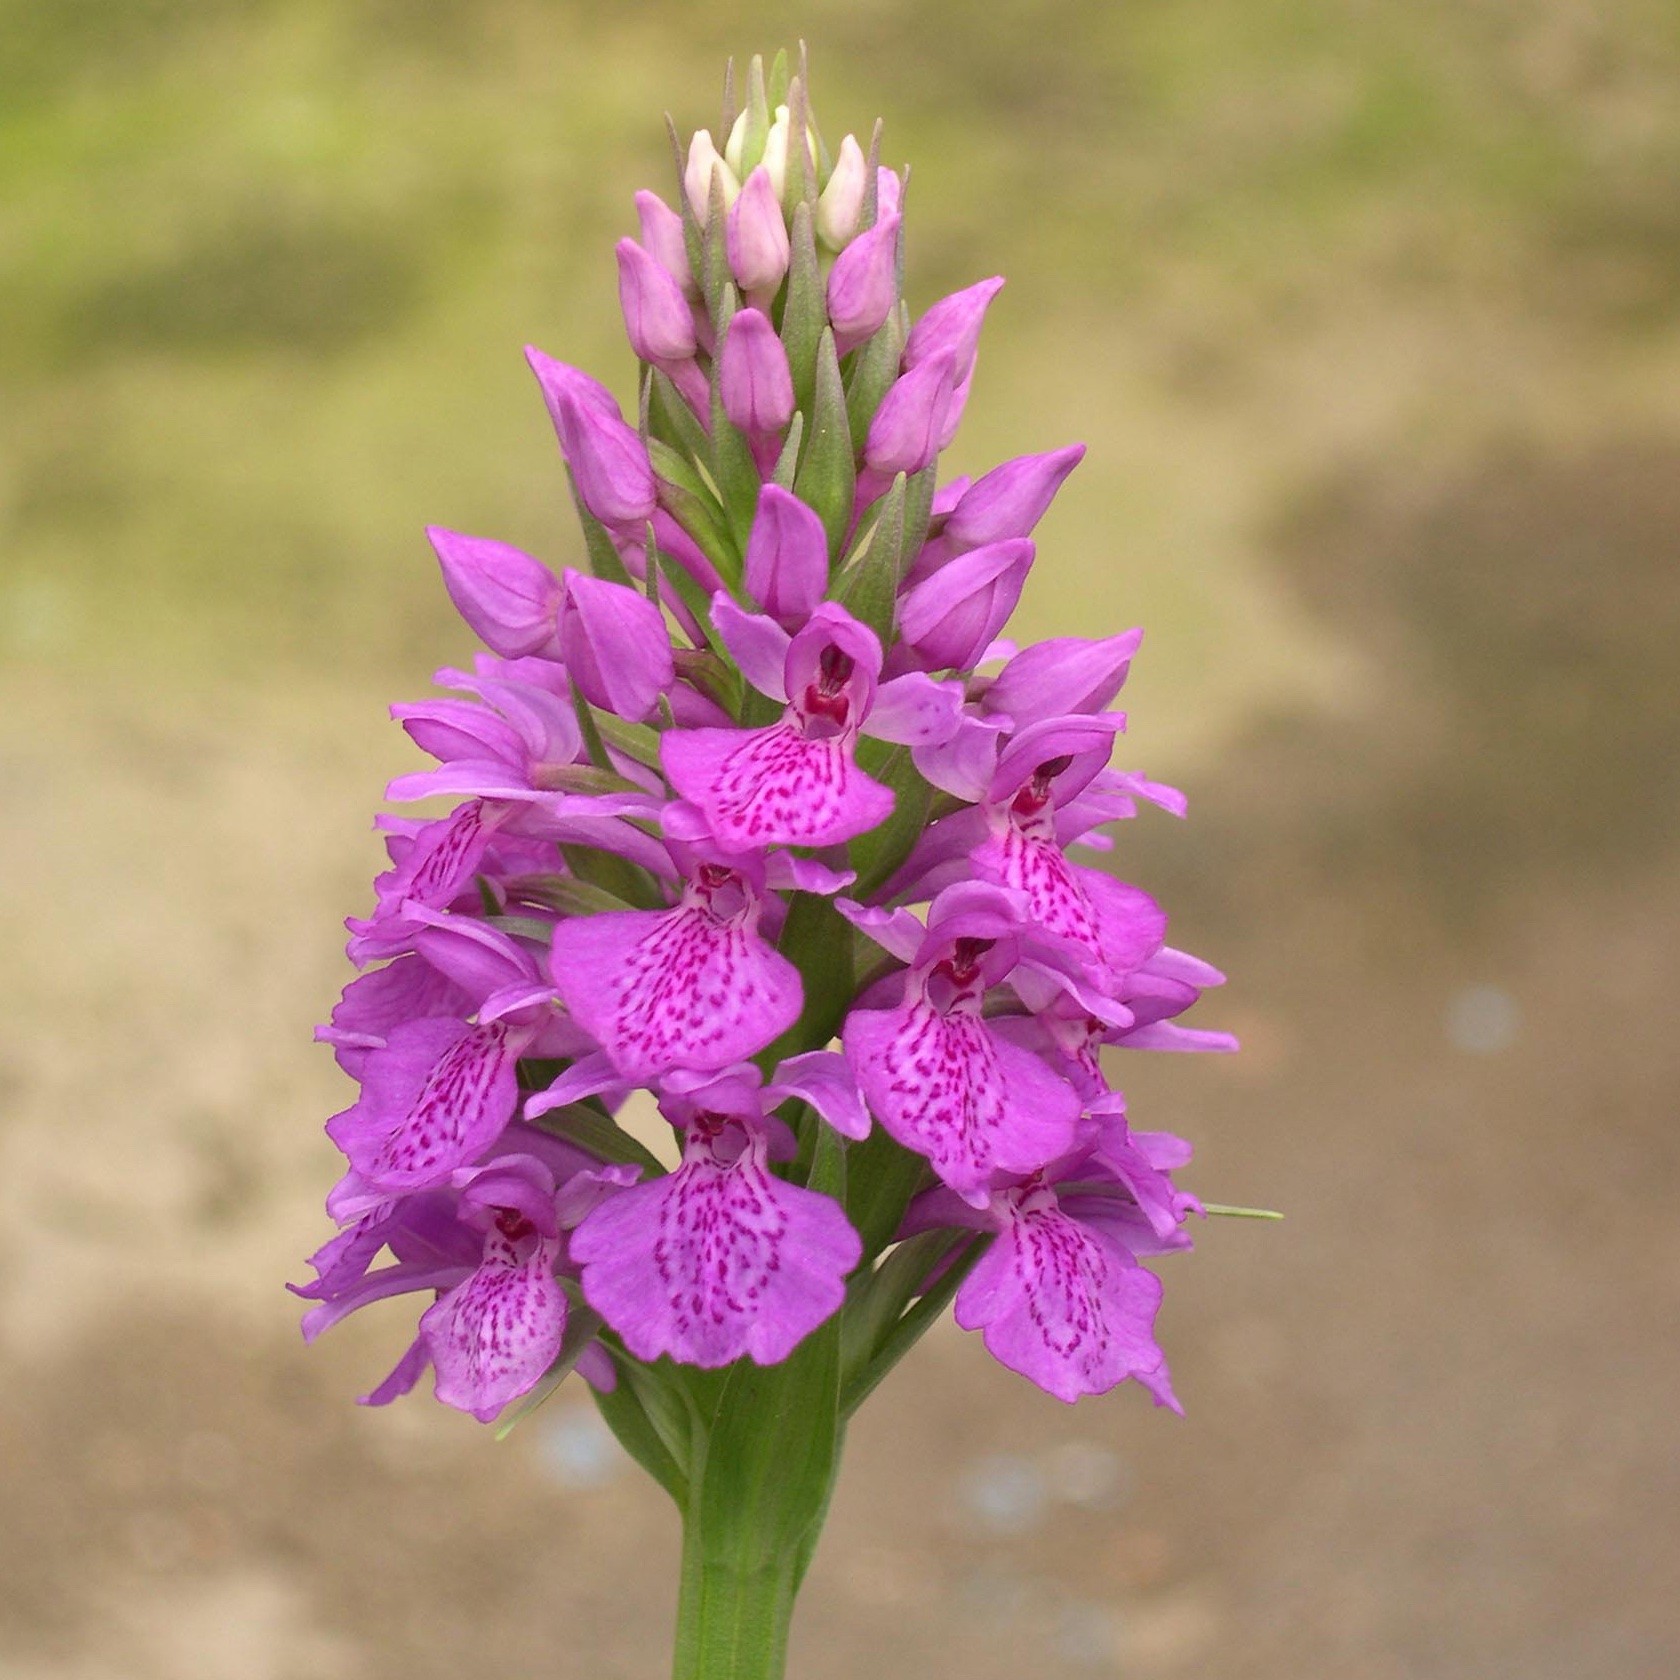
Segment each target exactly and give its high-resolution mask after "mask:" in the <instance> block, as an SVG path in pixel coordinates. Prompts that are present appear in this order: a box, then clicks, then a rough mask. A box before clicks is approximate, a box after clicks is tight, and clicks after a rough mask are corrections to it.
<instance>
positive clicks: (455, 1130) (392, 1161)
mask: <svg viewBox="0 0 1680 1680" xmlns="http://www.w3.org/2000/svg"><path fill="white" fill-rule="evenodd" d="M526 1036H527V1037H528V1036H529V1035H526ZM521 1042H522V1040H521V1039H520V1037H519V1035H518V1034H517V1033H516V1032H515V1031H514V1029H512V1028H510V1027H509V1026H508V1024H507V1023H506V1022H504V1021H496V1022H493V1023H491V1024H490V1025H489V1026H480V1027H469V1026H468V1025H467V1023H466V1022H464V1021H445V1020H424V1021H410V1022H409V1023H407V1024H406V1025H405V1026H401V1027H398V1028H396V1029H395V1030H394V1031H393V1032H392V1033H391V1036H390V1039H389V1041H388V1043H387V1046H386V1048H385V1049H384V1050H382V1051H376V1052H375V1053H374V1054H373V1055H372V1056H370V1057H369V1058H368V1061H367V1064H366V1067H365V1069H364V1078H363V1085H362V1095H361V1099H360V1100H359V1101H358V1102H357V1104H356V1106H355V1107H354V1108H351V1109H348V1110H346V1111H345V1112H344V1113H343V1114H341V1115H338V1116H337V1117H336V1118H335V1119H333V1120H332V1121H329V1122H328V1125H327V1131H328V1135H329V1136H331V1138H332V1139H333V1141H334V1142H335V1143H337V1144H338V1146H339V1147H340V1148H341V1149H342V1150H343V1151H344V1153H345V1154H346V1155H347V1156H348V1157H349V1159H350V1164H351V1165H352V1166H353V1167H354V1168H355V1169H356V1171H357V1172H359V1173H360V1174H361V1175H362V1176H363V1177H364V1178H365V1179H367V1180H368V1182H369V1183H370V1184H371V1185H373V1186H374V1187H376V1188H378V1189H381V1190H421V1189H425V1188H427V1187H428V1186H430V1185H435V1184H442V1183H444V1182H445V1181H446V1180H447V1179H448V1177H449V1175H450V1174H451V1173H452V1172H453V1171H454V1170H455V1169H456V1168H457V1167H463V1166H466V1165H467V1164H468V1163H469V1162H471V1161H474V1160H476V1159H477V1158H478V1157H479V1156H480V1155H482V1154H483V1153H484V1151H485V1150H486V1149H488V1148H489V1147H490V1145H491V1144H492V1143H494V1142H495V1141H496V1138H497V1137H498V1136H499V1135H500V1133H501V1131H502V1128H503V1127H504V1126H506V1124H507V1123H508V1121H509V1120H510V1119H512V1117H513V1108H514V1101H515V1098H516V1096H517V1094H518V1082H517V1080H516V1078H515V1074H514V1064H515V1062H516V1061H517V1059H518V1046H519V1044H520V1043H521Z"/></svg>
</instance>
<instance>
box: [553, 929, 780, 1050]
mask: <svg viewBox="0 0 1680 1680" xmlns="http://www.w3.org/2000/svg"><path fill="white" fill-rule="evenodd" d="M553 971H554V983H555V986H556V988H557V989H558V990H559V993H560V996H561V997H562V999H563V1000H564V1001H565V1004H566V1007H567V1009H568V1010H569V1011H570V1012H571V1014H572V1016H573V1018H574V1019H575V1020H576V1021H578V1022H579V1023H580V1024H581V1025H582V1026H583V1027H584V1029H585V1030H586V1031H587V1032H589V1033H590V1034H591V1035H592V1036H593V1037H594V1038H595V1040H596V1041H597V1043H599V1044H600V1045H601V1047H602V1049H604V1050H605V1051H606V1053H607V1055H608V1056H609V1057H611V1059H612V1061H613V1063H614V1065H615V1066H616V1067H617V1068H618V1069H619V1070H620V1071H621V1072H622V1073H624V1074H625V1075H627V1076H628V1077H629V1078H631V1079H636V1080H642V1079H648V1078H651V1077H653V1076H654V1075H656V1074H659V1073H663V1072H665V1071H667V1070H668V1069H670V1068H675V1067H686V1068H703V1069H704V1068H720V1067H726V1066H727V1065H728V1064H729V1063H731V1062H736V1061H742V1060H744V1059H745V1058H747V1057H748V1056H751V1055H753V1054H754V1053H755V1052H757V1051H759V1050H762V1049H763V1048H764V1046H765V1045H766V1044H768V1043H769V1042H770V1041H771V1039H773V1038H775V1037H776V1035H777V1034H778V1033H781V1032H783V1031H785V1030H786V1029H787V1028H788V1027H790V1026H792V1025H793V1023H794V1022H795V1021H796V1020H797V1019H798V1018H799V1008H800V1002H801V998H802V993H801V989H800V983H799V971H798V970H797V969H796V968H795V967H794V966H793V964H792V963H790V962H789V961H788V960H787V959H786V958H785V957H781V956H778V955H777V954H776V953H775V952H774V951H773V950H771V949H770V947H769V946H768V945H767V944H765V942H764V941H763V940H762V939H760V938H759V937H758V935H757V934H756V933H754V932H753V931H752V930H751V929H749V928H748V927H746V926H744V925H742V924H741V923H739V922H728V921H723V920H720V919H719V918H717V917H715V916H712V915H710V914H709V913H708V912H707V911H706V910H705V909H704V908H702V907H700V906H696V905H684V906H681V907H679V908H677V909H675V910H617V911H607V912H603V913H602V914H600V915H595V916H579V917H574V918H573V919H572V920H570V921H564V922H561V923H560V925H559V926H558V927H556V928H555V930H554V958H553Z"/></svg>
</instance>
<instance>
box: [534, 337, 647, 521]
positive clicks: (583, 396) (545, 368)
mask: <svg viewBox="0 0 1680 1680" xmlns="http://www.w3.org/2000/svg"><path fill="white" fill-rule="evenodd" d="M525 359H526V360H527V361H528V362H529V363H530V364H531V371H532V372H533V373H535V374H536V376H537V383H538V384H539V385H541V386H542V393H543V400H544V401H545V402H546V403H547V405H548V412H549V418H550V419H552V420H553V422H554V430H555V433H556V435H557V436H558V437H559V439H560V451H561V453H562V454H563V455H564V456H565V457H566V464H567V465H568V466H569V467H570V468H571V469H572V477H573V478H574V479H575V480H576V481H577V491H578V499H579V500H580V501H581V502H582V503H583V505H584V506H585V507H586V508H588V510H589V511H590V512H591V513H592V514H594V516H595V517H596V518H597V519H599V520H600V521H601V523H602V524H604V525H619V526H623V525H630V526H640V525H641V523H642V521H643V520H645V519H646V518H647V517H648V515H649V514H651V513H652V512H653V509H654V506H655V503H656V501H657V499H658V498H657V495H656V492H655V487H654V478H653V467H652V465H651V464H650V463H649V461H648V454H647V448H646V446H645V445H644V444H643V443H642V440H641V438H640V437H639V436H638V435H637V434H636V432H635V431H634V430H633V429H632V428H631V427H629V426H627V425H625V423H624V420H623V417H622V416H621V415H620V413H619V411H618V404H617V402H615V401H614V399H613V396H612V393H611V392H610V391H608V390H607V388H606V387H605V386H604V385H602V384H601V383H600V382H599V381H598V380H594V379H591V378H590V377H589V376H588V375H587V374H583V373H579V372H578V370H577V369H576V368H570V367H567V366H566V364H565V363H564V362H557V361H555V360H554V359H553V358H552V357H550V356H545V355H544V354H543V353H542V351H540V350H538V349H536V348H535V347H527V349H526V351H525Z"/></svg>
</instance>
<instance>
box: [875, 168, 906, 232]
mask: <svg viewBox="0 0 1680 1680" xmlns="http://www.w3.org/2000/svg"><path fill="white" fill-rule="evenodd" d="M903 197H904V183H903V182H902V181H901V180H899V178H898V176H897V175H896V174H894V173H893V171H892V170H890V169H877V170H876V171H875V219H876V220H877V221H879V220H880V219H881V218H882V217H883V216H896V215H897V214H898V213H899V209H900V200H901V199H902V198H903Z"/></svg>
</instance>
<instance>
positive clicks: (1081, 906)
mask: <svg viewBox="0 0 1680 1680" xmlns="http://www.w3.org/2000/svg"><path fill="white" fill-rule="evenodd" d="M973 863H974V867H975V870H976V872H977V873H978V874H979V876H980V877H981V879H983V880H987V881H993V882H996V884H997V885H998V886H1000V887H1008V888H1010V889H1011V890H1012V891H1015V892H1018V893H1022V894H1024V895H1025V897H1026V900H1027V904H1028V906H1029V908H1030V909H1031V912H1032V919H1033V921H1034V922H1035V923H1036V924H1037V925H1038V926H1039V927H1040V928H1042V929H1043V930H1044V932H1046V933H1049V934H1054V935H1055V936H1056V937H1058V938H1061V939H1068V940H1072V941H1073V943H1074V944H1076V945H1078V946H1080V947H1081V948H1082V949H1084V950H1085V951H1088V952H1089V953H1090V954H1091V956H1093V957H1098V956H1100V955H1101V952H1102V939H1101V936H1100V933H1099V929H1098V916H1097V908H1096V906H1095V904H1093V903H1092V900H1091V895H1090V893H1089V892H1088V891H1087V890H1086V889H1087V877H1089V876H1095V875H1096V874H1097V872H1096V871H1095V870H1086V869H1081V868H1079V867H1078V866H1077V865H1075V864H1071V863H1069V862H1068V860H1067V858H1066V856H1065V855H1064V854H1063V852H1062V849H1061V847H1060V846H1058V845H1057V844H1056V843H1055V842H1054V841H1053V840H1040V839H1035V838H1034V837H1032V836H1031V835H1027V834H1023V833H1022V832H1021V831H1020V830H1019V829H1017V828H1007V829H1005V830H1004V832H1003V834H1002V835H1001V836H998V837H996V838H993V839H988V840H987V841H986V842H985V844H984V845H982V846H980V847H978V848H977V849H976V850H975V852H974V854H973ZM1134 966H1135V965H1134Z"/></svg>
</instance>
